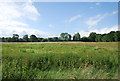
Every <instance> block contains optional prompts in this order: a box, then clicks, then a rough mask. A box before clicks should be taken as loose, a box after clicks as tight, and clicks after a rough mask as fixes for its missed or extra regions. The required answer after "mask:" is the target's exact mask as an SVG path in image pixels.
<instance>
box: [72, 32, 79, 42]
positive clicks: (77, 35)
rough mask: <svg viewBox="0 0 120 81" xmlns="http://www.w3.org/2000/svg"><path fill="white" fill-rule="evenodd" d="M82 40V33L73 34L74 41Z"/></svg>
mask: <svg viewBox="0 0 120 81" xmlns="http://www.w3.org/2000/svg"><path fill="white" fill-rule="evenodd" d="M79 40H80V34H79V33H76V34H75V35H73V41H79Z"/></svg>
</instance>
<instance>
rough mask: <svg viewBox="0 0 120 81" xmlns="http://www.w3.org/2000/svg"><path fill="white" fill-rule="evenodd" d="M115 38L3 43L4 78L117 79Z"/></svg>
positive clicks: (116, 45) (116, 44) (116, 46)
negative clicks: (87, 40) (105, 40)
mask: <svg viewBox="0 0 120 81" xmlns="http://www.w3.org/2000/svg"><path fill="white" fill-rule="evenodd" d="M118 52H119V50H118V42H59V43H58V42H50V43H49V42H48V43H47V42H46V43H3V44H2V61H3V64H2V73H3V74H2V77H3V78H4V79H11V78H12V79H21V78H22V79H28V78H29V79H117V78H118Z"/></svg>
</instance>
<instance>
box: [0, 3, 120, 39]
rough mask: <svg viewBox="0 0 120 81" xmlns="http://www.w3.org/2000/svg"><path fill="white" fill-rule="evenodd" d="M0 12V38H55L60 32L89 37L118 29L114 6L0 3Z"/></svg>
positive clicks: (97, 4) (98, 4)
mask: <svg viewBox="0 0 120 81" xmlns="http://www.w3.org/2000/svg"><path fill="white" fill-rule="evenodd" d="M1 8H2V9H3V10H6V13H5V12H3V10H2V9H1ZM7 10H8V11H7ZM0 12H1V14H0V17H2V18H1V20H0V21H2V22H1V23H0V25H1V26H2V27H1V28H0V29H1V30H2V32H4V33H2V34H0V36H11V35H12V34H13V33H18V34H19V35H20V36H23V35H24V34H28V35H31V34H35V35H37V36H38V37H54V36H59V34H60V33H62V32H68V33H70V34H71V35H73V34H74V33H76V32H79V33H80V34H81V36H88V35H89V33H90V32H97V33H108V32H110V31H116V30H117V29H118V3H117V2H26V3H25V2H22V3H20V2H17V3H9V5H8V3H0ZM7 12H8V13H7ZM13 13H14V14H13ZM5 14H6V15H7V17H6V16H5ZM4 16H5V18H3V17H4ZM5 22H7V23H5ZM9 24H11V25H9Z"/></svg>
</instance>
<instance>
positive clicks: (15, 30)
mask: <svg viewBox="0 0 120 81" xmlns="http://www.w3.org/2000/svg"><path fill="white" fill-rule="evenodd" d="M0 30H1V32H4V33H0V37H3V36H4V37H11V36H12V35H13V34H19V36H20V37H22V36H23V35H25V34H28V35H32V34H34V35H36V36H37V37H55V36H58V35H55V34H50V33H47V32H43V31H40V30H37V29H33V28H29V27H12V28H9V27H5V28H2V27H1V28H0Z"/></svg>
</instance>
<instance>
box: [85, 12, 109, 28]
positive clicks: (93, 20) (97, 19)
mask: <svg viewBox="0 0 120 81" xmlns="http://www.w3.org/2000/svg"><path fill="white" fill-rule="evenodd" d="M107 15H108V14H103V15H96V16H94V17H90V18H89V19H88V20H87V21H86V22H85V23H86V24H87V25H88V26H89V28H90V27H94V26H97V25H98V23H99V22H100V21H101V20H102V19H104V18H105V17H106V16H107Z"/></svg>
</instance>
